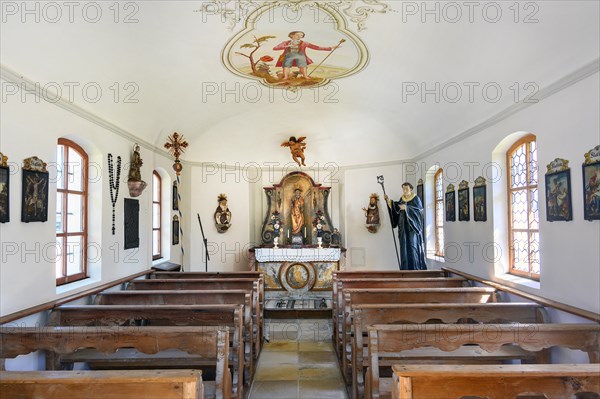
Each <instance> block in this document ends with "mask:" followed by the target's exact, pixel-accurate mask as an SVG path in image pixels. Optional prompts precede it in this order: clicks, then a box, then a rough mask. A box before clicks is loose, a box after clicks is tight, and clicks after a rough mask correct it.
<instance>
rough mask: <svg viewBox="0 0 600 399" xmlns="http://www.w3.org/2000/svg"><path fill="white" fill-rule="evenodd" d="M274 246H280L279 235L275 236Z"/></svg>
mask: <svg viewBox="0 0 600 399" xmlns="http://www.w3.org/2000/svg"><path fill="white" fill-rule="evenodd" d="M273 248H275V249H277V248H279V237H277V236H275V238H273Z"/></svg>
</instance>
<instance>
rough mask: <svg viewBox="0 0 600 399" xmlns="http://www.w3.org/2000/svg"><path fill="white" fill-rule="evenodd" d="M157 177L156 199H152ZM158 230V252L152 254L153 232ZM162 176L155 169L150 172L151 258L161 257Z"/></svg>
mask: <svg viewBox="0 0 600 399" xmlns="http://www.w3.org/2000/svg"><path fill="white" fill-rule="evenodd" d="M155 178H156V179H158V201H155V200H154V182H155ZM154 204H157V205H158V228H154ZM155 231H158V254H157V255H154V232H155ZM161 236H162V178H161V177H160V174H159V173H158V172H157V171H156V170H155V171H153V172H152V260H153V261H154V260H158V259H162V257H163V256H162V237H161Z"/></svg>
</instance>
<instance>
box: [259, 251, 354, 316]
mask: <svg viewBox="0 0 600 399" xmlns="http://www.w3.org/2000/svg"><path fill="white" fill-rule="evenodd" d="M248 258H249V261H250V270H252V271H260V272H262V273H263V276H264V281H265V318H269V317H271V318H300V319H302V318H330V317H331V299H332V289H333V272H334V271H336V270H345V267H346V249H345V248H332V247H327V248H325V247H324V248H317V247H314V246H304V247H301V248H294V247H291V246H288V247H283V248H277V249H276V248H273V247H272V246H262V247H257V248H252V249H250V251H249V256H248Z"/></svg>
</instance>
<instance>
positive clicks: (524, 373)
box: [392, 364, 600, 399]
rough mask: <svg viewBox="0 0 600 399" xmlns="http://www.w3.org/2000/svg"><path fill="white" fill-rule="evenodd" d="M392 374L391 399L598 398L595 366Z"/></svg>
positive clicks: (416, 368) (438, 368)
mask: <svg viewBox="0 0 600 399" xmlns="http://www.w3.org/2000/svg"><path fill="white" fill-rule="evenodd" d="M392 370H393V380H394V381H393V385H392V398H396V399H418V398H431V399H445V398H462V397H465V396H467V397H485V398H488V399H504V398H515V397H517V396H518V395H519V394H531V393H536V394H539V395H540V396H541V395H546V396H545V397H548V398H572V397H574V395H576V394H578V393H595V394H596V395H598V394H600V368H599V366H598V365H597V364H543V365H540V364H527V365H525V364H506V365H477V366H474V365H452V366H444V365H396V366H393V367H392Z"/></svg>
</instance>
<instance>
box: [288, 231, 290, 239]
mask: <svg viewBox="0 0 600 399" xmlns="http://www.w3.org/2000/svg"><path fill="white" fill-rule="evenodd" d="M288 238H290V229H288Z"/></svg>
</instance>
